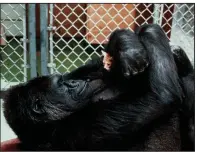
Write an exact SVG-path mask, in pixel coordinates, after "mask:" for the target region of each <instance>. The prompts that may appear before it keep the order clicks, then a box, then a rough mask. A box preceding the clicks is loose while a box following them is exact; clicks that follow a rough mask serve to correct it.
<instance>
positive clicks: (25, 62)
mask: <svg viewBox="0 0 197 152" xmlns="http://www.w3.org/2000/svg"><path fill="white" fill-rule="evenodd" d="M24 5H25V4H24ZM26 40H27V32H26V6H25V9H24V14H23V53H24V56H23V60H24V65H25V66H24V82H26V81H27V66H26V65H27V41H26Z"/></svg>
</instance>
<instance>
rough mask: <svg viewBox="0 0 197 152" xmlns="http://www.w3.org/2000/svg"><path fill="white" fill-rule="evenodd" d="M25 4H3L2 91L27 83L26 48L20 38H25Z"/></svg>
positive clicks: (0, 53)
mask: <svg viewBox="0 0 197 152" xmlns="http://www.w3.org/2000/svg"><path fill="white" fill-rule="evenodd" d="M24 14H25V5H24V4H1V28H2V30H1V31H2V32H1V39H2V40H3V41H5V42H6V45H2V46H0V47H1V52H0V55H1V61H0V62H1V89H2V90H3V89H5V88H8V87H9V86H10V85H15V84H18V83H19V82H24V81H26V73H24V72H25V71H24V68H23V67H22V65H24V63H25V61H24V51H25V50H26V48H24V46H23V43H22V41H21V40H20V39H19V38H18V37H19V36H22V37H24V33H25V32H24V30H23V29H24V28H25V27H23V26H24V25H25V24H26V23H25V24H24V22H25V21H24Z"/></svg>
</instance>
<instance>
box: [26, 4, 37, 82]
mask: <svg viewBox="0 0 197 152" xmlns="http://www.w3.org/2000/svg"><path fill="white" fill-rule="evenodd" d="M35 9H36V4H29V9H28V37H29V53H30V67H31V78H34V77H36V76H37V71H36V14H35Z"/></svg>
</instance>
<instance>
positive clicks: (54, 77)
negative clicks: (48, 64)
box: [50, 74, 62, 87]
mask: <svg viewBox="0 0 197 152" xmlns="http://www.w3.org/2000/svg"><path fill="white" fill-rule="evenodd" d="M50 79H51V85H52V86H54V87H56V86H58V85H59V82H60V80H61V79H62V75H61V74H53V75H52V76H51V77H50Z"/></svg>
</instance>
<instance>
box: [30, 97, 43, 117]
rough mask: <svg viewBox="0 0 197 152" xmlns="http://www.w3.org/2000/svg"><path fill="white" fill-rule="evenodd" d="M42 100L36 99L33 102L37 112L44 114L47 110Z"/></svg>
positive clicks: (33, 107)
mask: <svg viewBox="0 0 197 152" xmlns="http://www.w3.org/2000/svg"><path fill="white" fill-rule="evenodd" d="M42 102H43V101H41V100H40V99H38V98H37V99H36V101H34V102H33V106H32V109H33V111H34V112H35V113H36V114H44V113H45V110H44V108H43V105H42Z"/></svg>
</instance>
